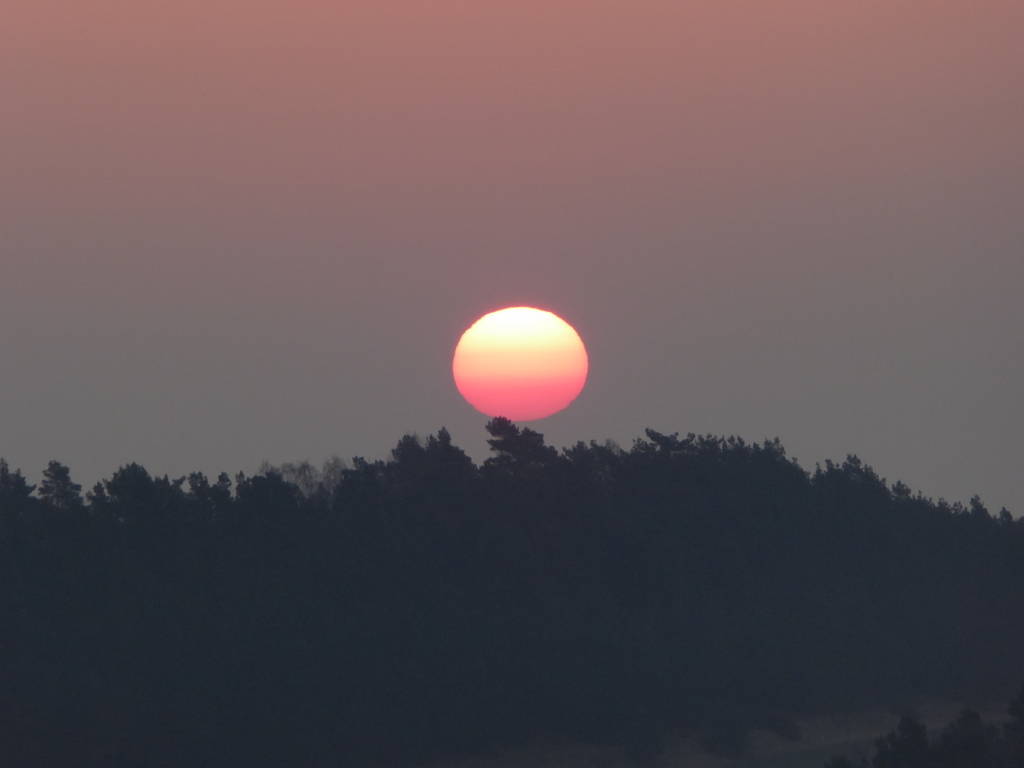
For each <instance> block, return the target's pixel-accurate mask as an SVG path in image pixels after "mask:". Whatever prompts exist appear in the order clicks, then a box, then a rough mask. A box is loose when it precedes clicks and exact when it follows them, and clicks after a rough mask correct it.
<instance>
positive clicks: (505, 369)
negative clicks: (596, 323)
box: [452, 307, 588, 421]
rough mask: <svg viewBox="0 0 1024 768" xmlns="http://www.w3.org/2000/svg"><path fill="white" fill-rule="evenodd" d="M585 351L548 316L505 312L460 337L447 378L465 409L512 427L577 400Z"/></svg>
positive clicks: (564, 324)
mask: <svg viewBox="0 0 1024 768" xmlns="http://www.w3.org/2000/svg"><path fill="white" fill-rule="evenodd" d="M587 368H588V362H587V350H586V348H585V347H584V346H583V341H582V340H581V339H580V337H579V334H577V333H576V331H575V330H574V329H573V327H572V326H571V325H569V324H568V323H567V322H565V321H564V320H563V319H562V318H560V317H558V315H555V314H553V313H551V312H545V311H544V310H541V309H533V308H531V307H509V308H508V309H502V310H499V311H497V312H491V313H490V314H487V315H484V316H483V317H481V318H480V319H479V320H477V321H476V322H475V323H473V325H472V326H470V328H469V330H467V331H466V332H465V333H464V334H462V338H461V339H460V340H459V344H458V346H457V347H456V348H455V359H454V360H453V361H452V374H453V375H454V376H455V385H456V386H457V387H458V388H459V392H461V393H462V396H463V397H464V398H466V400H467V401H468V402H469V404H470V405H472V406H473V407H474V408H476V409H477V410H478V411H481V412H482V413H485V414H487V415H488V416H504V417H505V418H508V419H512V420H513V421H532V420H533V419H543V418H544V417H545V416H550V415H551V414H553V413H558V411H560V410H562V409H563V408H565V407H566V406H567V405H569V403H571V402H572V401H573V400H575V399H576V396H577V395H578V394H579V393H580V392H581V391H582V390H583V385H584V384H585V383H586V381H587Z"/></svg>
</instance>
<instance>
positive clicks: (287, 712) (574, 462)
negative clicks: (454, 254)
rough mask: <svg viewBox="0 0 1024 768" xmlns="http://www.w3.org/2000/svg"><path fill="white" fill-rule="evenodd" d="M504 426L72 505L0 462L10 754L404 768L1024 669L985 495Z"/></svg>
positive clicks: (122, 482)
mask: <svg viewBox="0 0 1024 768" xmlns="http://www.w3.org/2000/svg"><path fill="white" fill-rule="evenodd" d="M487 430H488V433H489V435H490V439H489V441H488V442H489V444H490V446H491V448H492V452H493V455H492V456H491V457H490V458H488V459H487V460H486V461H485V462H483V464H482V465H480V466H477V465H476V464H474V462H473V461H472V460H471V459H470V458H469V457H468V456H467V455H466V454H465V452H463V451H462V450H461V449H460V448H458V447H457V446H456V445H454V444H453V443H452V441H451V437H450V435H449V434H448V433H447V431H446V430H444V429H442V430H440V431H439V432H438V433H437V434H436V435H430V436H428V437H427V438H426V439H419V438H417V437H415V436H405V437H403V438H402V439H401V440H400V441H399V442H398V444H397V445H396V447H395V448H394V449H393V450H392V452H391V456H390V458H389V459H387V460H380V461H368V460H365V459H363V458H358V457H357V458H354V459H352V461H351V462H349V463H345V462H342V461H340V460H332V461H330V462H328V463H327V464H326V465H325V466H324V467H323V468H316V467H313V466H311V465H308V464H305V465H302V464H300V465H285V466H284V467H280V468H274V467H270V466H266V467H264V468H263V469H262V470H261V471H260V472H259V473H258V474H257V475H255V476H253V477H246V476H245V475H242V474H239V475H236V476H235V477H233V478H232V477H229V476H228V475H227V474H221V475H220V476H219V477H218V478H216V479H210V478H208V477H206V476H205V475H202V474H200V473H194V474H191V475H189V476H187V477H183V478H177V479H171V478H168V477H154V476H151V475H150V474H149V473H148V472H147V471H146V470H145V469H144V468H143V467H141V466H139V465H138V464H130V465H128V466H125V467H122V468H121V469H120V470H118V471H117V472H116V473H115V474H114V475H113V476H112V477H111V478H109V479H107V480H104V481H102V482H100V483H97V484H96V485H95V486H94V487H93V488H92V489H90V490H88V491H87V492H86V493H85V496H84V498H83V496H82V494H81V488H80V487H79V486H78V485H77V484H76V483H74V482H73V481H72V477H71V473H70V471H69V470H68V468H67V467H64V466H63V465H61V464H59V463H57V462H51V463H50V465H49V466H48V467H47V468H46V470H45V471H44V475H43V480H42V482H41V483H40V484H39V487H38V488H35V487H33V486H31V485H30V484H28V482H27V481H26V480H25V478H24V476H23V475H22V474H21V472H20V471H17V470H12V469H11V468H10V467H9V466H8V465H7V464H6V462H3V461H0V744H2V752H3V755H4V757H3V760H4V761H6V762H7V763H8V764H10V765H18V766H34V765H70V764H74V765H78V766H92V765H96V766H99V765H103V766H109V765H140V766H150V765H152V766H162V765H167V766H171V765H175V766H179V765H190V766H211V768H212V767H213V766H259V765H267V766H279V765H295V766H321V765H323V766H326V765H349V764H352V765H355V764H365V763H366V762H377V761H399V762H402V763H404V764H408V763H410V762H414V761H422V760H429V759H432V758H436V757H440V756H443V755H446V754H457V753H480V752H488V751H494V750H498V749H502V748H505V747H509V746H514V745H517V744H522V743H526V742H531V741H537V740H546V741H551V740H560V739H578V740H584V741H588V742H592V743H600V744H610V745H620V746H624V747H626V748H627V749H628V750H629V752H630V754H632V755H634V756H635V757H636V758H637V759H641V760H642V759H645V758H651V757H653V756H654V755H656V754H657V753H658V751H659V749H660V746H661V745H662V743H663V742H664V740H665V739H666V738H668V737H670V736H672V735H676V734H687V735H693V736H695V737H697V738H699V739H701V740H702V741H703V742H704V743H705V744H706V745H708V747H709V748H711V749H714V750H717V751H719V752H730V751H732V752H737V751H739V750H741V749H742V747H743V740H744V736H745V734H746V733H748V732H749V731H750V730H751V729H753V728H767V729H770V730H774V731H775V732H777V733H780V734H782V735H785V736H788V737H793V738H795V737H796V736H797V735H798V734H797V733H796V729H795V726H794V725H793V719H794V718H796V717H798V716H800V715H804V714H810V713H827V712H837V711H843V710H850V709H855V708H857V707H862V706H879V705H893V706H898V705H899V702H901V701H906V700H908V698H910V697H917V696H935V697H942V698H945V699H957V700H963V701H969V700H978V699H980V698H991V697H1004V696H1008V695H1009V693H1010V691H1011V690H1012V689H1013V688H1014V687H1015V684H1018V683H1019V681H1020V680H1022V679H1024V611H1022V610H1021V605H1024V522H1022V521H1021V520H1017V519H1014V518H1013V517H1012V516H1011V515H1010V514H1009V513H1008V512H1006V511H1005V510H1003V511H1001V512H1000V513H999V514H998V515H995V516H993V515H992V514H990V513H989V511H988V510H987V509H986V508H985V507H984V505H983V504H982V502H981V501H980V500H979V499H978V498H977V497H975V498H974V499H972V500H971V502H970V503H969V504H968V505H967V506H962V505H959V504H954V505H949V504H946V503H945V502H941V501H940V502H938V503H936V502H934V501H932V500H931V499H928V498H926V497H924V496H922V495H920V494H917V495H914V494H912V493H911V492H910V491H909V489H907V488H906V486H904V485H902V484H899V483H897V484H895V485H889V484H887V483H886V481H885V480H883V479H881V478H880V477H878V475H877V474H876V473H875V472H874V471H873V470H872V469H871V468H870V467H868V466H867V465H865V464H863V463H862V462H861V461H860V460H858V459H857V458H855V457H849V458H848V459H847V460H846V461H844V462H842V463H841V464H839V463H832V462H827V463H826V464H825V466H824V467H818V468H817V469H816V470H815V471H814V472H808V471H806V470H804V469H803V468H801V467H800V466H798V465H797V464H796V463H795V462H794V461H792V460H790V459H788V458H787V456H786V454H785V451H784V449H783V447H782V446H781V445H780V444H779V442H778V441H773V442H765V443H761V444H750V443H745V442H744V441H743V440H741V439H739V438H735V437H730V438H722V437H714V436H695V435H688V436H686V437H679V436H678V435H676V434H672V435H667V434H660V433H658V432H654V431H652V430H648V431H647V433H646V436H645V438H643V439H638V440H636V441H635V443H634V444H633V446H632V447H631V448H630V449H628V450H622V449H620V448H618V447H617V446H615V445H613V444H605V445H601V444H598V443H594V442H591V443H590V444H584V443H577V444H576V445H574V446H572V447H570V448H566V449H562V450H561V451H559V450H557V449H555V448H553V447H551V446H547V445H545V443H544V440H543V436H542V435H540V434H539V433H537V432H535V431H533V430H530V429H527V428H519V427H517V426H516V425H514V424H512V423H511V422H509V421H508V420H505V419H495V420H493V421H492V422H490V423H489V424H488V426H487ZM969 727H970V728H973V727H974V725H972V723H968V722H965V723H962V724H961V730H963V729H967V728H969ZM1017 727H1018V728H1019V725H1018V726H1017ZM1007 733H1009V731H1008V732H1007ZM907 738H910V737H909V736H908V737H907ZM1005 738H1006V739H1007V740H1009V739H1010V736H1009V735H1007V736H1006V737H1005ZM1017 738H1018V739H1019V735H1018V737H1017ZM838 759H839V758H837V760H838ZM909 764H910V763H907V765H909ZM913 764H914V765H918V763H913ZM838 765H839V763H837V766H838ZM889 765H891V766H893V768H897V766H900V765H903V763H879V764H878V766H881V768H885V766H889ZM921 765H930V763H921ZM942 765H945V763H942ZM951 765H952V764H951ZM993 765H996V764H995V763H993Z"/></svg>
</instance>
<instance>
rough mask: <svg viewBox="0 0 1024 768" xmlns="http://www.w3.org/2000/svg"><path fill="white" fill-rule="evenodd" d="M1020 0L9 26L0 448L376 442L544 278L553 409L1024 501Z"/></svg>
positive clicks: (66, 16) (41, 19) (192, 16)
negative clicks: (572, 363)
mask: <svg viewBox="0 0 1024 768" xmlns="http://www.w3.org/2000/svg"><path fill="white" fill-rule="evenodd" d="M1021 40H1024V4H1021V3H1020V2H1017V1H1015V2H1007V1H1003V0H991V1H990V2H985V3H973V2H967V1H966V0H909V1H908V2H896V3H894V2H891V1H890V2H881V1H880V0H878V1H876V0H867V1H865V0H858V1H857V2H849V1H846V2H821V0H817V1H816V2H810V1H804V0H783V1H782V2H775V3H752V2H739V1H738V0H735V1H734V0H721V1H716V2H713V3H711V2H708V3H691V2H679V1H678V0H676V1H675V2H642V3H637V2H629V3H627V2H625V1H624V0H622V1H616V2H612V1H607V2H604V1H600V0H589V1H588V2H559V1H558V0H555V1H554V2H551V1H548V2H515V3H512V2H479V0H474V1H473V2H470V1H469V0H465V1H463V2H452V1H451V0H440V1H439V2H429V3H423V2H346V3H344V4H338V3H326V2H323V3H320V2H316V3H314V2H301V1H300V2H294V1H293V2H288V3H285V2H244V3H243V2H193V1H184V0H179V1H178V2H174V3H139V2H137V1H136V2H128V1H127V0H123V1H121V2H104V1H101V0H98V1H97V2H91V3H88V4H82V3H72V2H68V1H67V0H54V1H47V0H40V1H39V2H33V3H21V4H18V5H17V6H16V7H13V8H10V9H5V12H4V21H3V24H2V25H0V267H2V270H3V272H2V280H0V320H2V321H3V323H4V328H5V329H6V331H5V333H4V334H3V339H2V341H0V360H3V367H2V370H3V374H2V375H0V427H2V428H0V455H4V456H6V457H7V458H8V460H10V461H11V462H12V463H14V464H15V465H20V466H22V468H23V469H24V470H25V472H26V473H27V474H28V475H29V477H30V478H35V477H37V476H38V473H39V472H40V471H41V469H42V468H43V466H45V462H46V461H47V460H49V459H51V458H57V459H60V460H61V461H64V462H65V463H67V464H68V465H69V466H71V468H72V471H73V474H74V475H75V476H77V477H78V478H79V480H81V481H84V482H88V483H91V482H92V481H94V480H95V479H96V478H98V477H99V476H103V475H109V474H111V473H112V472H113V471H114V470H115V469H116V468H117V466H118V465H119V464H123V463H126V462H128V461H133V460H137V461H141V462H142V463H144V464H145V465H146V466H147V467H148V468H149V469H150V470H151V471H153V472H157V473H161V474H162V473H164V472H167V473H170V474H172V475H174V474H183V473H185V472H188V471H191V470H194V469H202V470H205V471H208V472H217V471H220V470H227V471H231V472H234V471H236V470H239V469H245V470H247V471H251V470H252V469H254V468H255V467H256V466H257V465H258V464H259V463H260V461H261V460H263V459H269V460H271V461H275V462H280V461H287V460H298V459H302V458H311V459H314V460H318V459H321V458H324V457H326V456H328V455H330V454H332V453H338V454H340V455H342V456H350V455H352V454H353V453H359V454H363V455H368V456H370V457H377V456H383V455H385V454H386V452H387V450H388V449H389V448H390V447H391V446H393V445H394V444H395V443H396V442H397V440H398V438H399V437H401V435H402V434H404V433H405V432H410V431H415V432H419V433H421V434H422V433H426V432H433V431H436V430H437V429H438V428H439V427H441V426H442V425H447V426H448V427H449V429H451V430H452V433H453V435H454V437H455V440H456V442H457V443H459V444H461V445H463V446H464V447H466V448H467V449H469V450H470V451H471V452H473V453H475V455H477V456H478V457H479V456H482V453H483V450H484V447H483V446H484V442H483V439H484V435H483V431H482V428H481V425H482V421H481V420H480V419H479V418H478V414H476V413H475V412H474V411H473V410H472V409H471V408H469V407H468V406H467V405H465V404H464V403H463V402H462V401H461V399H460V398H459V396H458V393H457V392H456V390H455V387H454V384H453V383H452V382H451V380H450V362H451V359H450V357H451V352H452V350H453V349H454V345H455V343H456V342H457V341H458V338H459V335H460V334H461V333H462V331H463V330H465V328H466V327H467V326H468V325H469V324H470V323H471V322H472V321H473V320H475V319H476V318H477V317H479V316H480V315H481V314H483V313H484V312H487V311H490V310H493V309H497V308H500V307H502V306H507V305H515V304H526V305H539V306H544V307H546V308H550V309H553V310H555V311H557V312H558V313H559V314H561V315H562V316H564V317H565V318H566V319H567V320H569V321H570V322H571V323H572V324H573V325H574V326H575V327H576V328H577V329H578V330H579V331H580V333H581V335H582V336H583V338H584V341H585V342H586V343H587V346H588V349H589V350H590V353H591V365H592V369H591V378H590V382H589V383H588V387H587V389H586V390H585V391H584V394H583V395H581V396H580V398H579V400H578V401H577V402H576V403H575V404H574V405H573V406H572V407H571V408H570V409H569V410H568V411H566V412H565V413H564V414H562V415H560V416H557V417H554V418H553V419H551V420H549V421H545V422H539V423H538V425H535V426H537V428H539V429H540V430H541V431H543V432H545V433H546V434H547V435H548V437H549V440H550V441H551V442H552V443H554V444H556V445H564V444H569V443H572V442H575V441H576V440H577V439H591V438H594V439H598V440H603V439H605V438H615V439H618V440H620V441H622V442H623V443H624V444H625V445H627V446H628V444H629V441H630V440H631V439H632V438H633V437H635V436H637V435H640V434H642V431H643V428H644V427H648V426H650V427H653V428H655V429H658V430H660V431H669V432H671V431H676V430H678V431H681V432H684V433H685V432H689V431H694V432H713V433H716V434H721V433H726V434H731V433H737V434H740V435H741V436H743V437H745V438H747V439H753V440H758V439H761V438H764V437H774V436H776V435H778V436H780V437H781V438H782V440H783V442H784V444H785V445H786V446H787V447H788V448H789V449H790V452H791V453H795V454H796V455H797V456H798V457H799V458H800V459H801V461H802V462H803V463H804V464H805V465H808V466H810V467H813V463H814V462H815V461H822V460H824V459H825V458H833V459H842V458H843V457H844V456H845V454H846V453H848V452H855V453H858V454H860V455H861V457H862V458H863V459H864V460H865V461H867V462H868V463H871V464H873V465H874V466H875V467H876V469H878V470H879V472H880V473H881V474H883V475H885V476H887V477H889V479H890V480H896V479H898V478H902V479H903V480H905V481H906V482H907V483H908V484H910V485H911V486H912V487H913V488H915V489H917V488H920V489H922V490H924V491H925V492H926V493H927V494H929V495H934V496H940V495H944V496H947V497H949V498H951V499H966V497H968V496H970V495H971V494H973V493H980V494H981V495H982V497H983V498H985V499H986V500H987V501H989V502H990V504H991V505H993V506H995V507H996V508H998V506H999V505H1002V504H1006V505H1007V506H1010V507H1011V508H1012V509H1013V511H1015V512H1017V513H1021V512H1024V480H1022V479H1021V478H1020V473H1019V470H1018V468H1019V466H1020V464H1021V462H1022V460H1024V452H1022V449H1021V448H1020V446H1019V440H1018V436H1019V434H1020V433H1021V432H1022V431H1024V409H1021V408H1020V405H1019V399H1020V393H1021V392H1022V391H1024V342H1022V339H1024V302H1021V301H1020V296H1021V293H1022V291H1021V288H1022V287H1024V223H1022V222H1024V140H1022V138H1021V137H1022V136H1024V78H1022V77H1021V73H1022V72H1024V46H1022V45H1021Z"/></svg>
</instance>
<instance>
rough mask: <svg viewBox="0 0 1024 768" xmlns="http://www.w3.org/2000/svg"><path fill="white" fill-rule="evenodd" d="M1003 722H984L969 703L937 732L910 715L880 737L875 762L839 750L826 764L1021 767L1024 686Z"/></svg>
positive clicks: (832, 767) (848, 767) (850, 767)
mask: <svg viewBox="0 0 1024 768" xmlns="http://www.w3.org/2000/svg"><path fill="white" fill-rule="evenodd" d="M1007 713H1008V714H1009V715H1010V719H1009V720H1008V721H1006V722H1005V723H1003V724H1002V726H1001V727H999V726H996V725H993V724H991V723H985V722H984V721H983V720H982V719H981V716H980V715H979V714H978V713H977V712H976V711H975V710H973V709H965V710H964V711H963V712H962V713H961V714H960V716H959V717H958V718H957V719H956V720H954V721H953V722H952V723H950V724H949V725H947V726H946V727H945V728H943V729H942V730H941V731H939V733H938V734H937V735H934V736H932V737H929V734H928V729H927V728H925V726H924V724H923V723H922V722H921V721H920V720H918V719H917V718H915V717H913V716H912V715H905V716H904V717H902V718H901V719H900V722H899V725H897V726H896V727H895V728H894V729H893V730H892V731H890V732H889V733H888V734H886V735H885V736H882V737H880V738H878V739H877V740H876V741H875V745H874V746H875V750H874V755H873V756H872V758H871V760H870V762H869V761H868V759H867V758H862V759H861V760H860V761H859V762H854V761H853V760H851V759H850V758H847V757H841V756H836V757H833V758H832V759H831V760H829V761H828V762H827V763H826V764H825V768H1020V766H1022V765H1024V686H1021V689H1020V692H1019V693H1018V694H1017V696H1016V698H1014V699H1013V700H1012V701H1010V706H1009V707H1008V708H1007Z"/></svg>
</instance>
